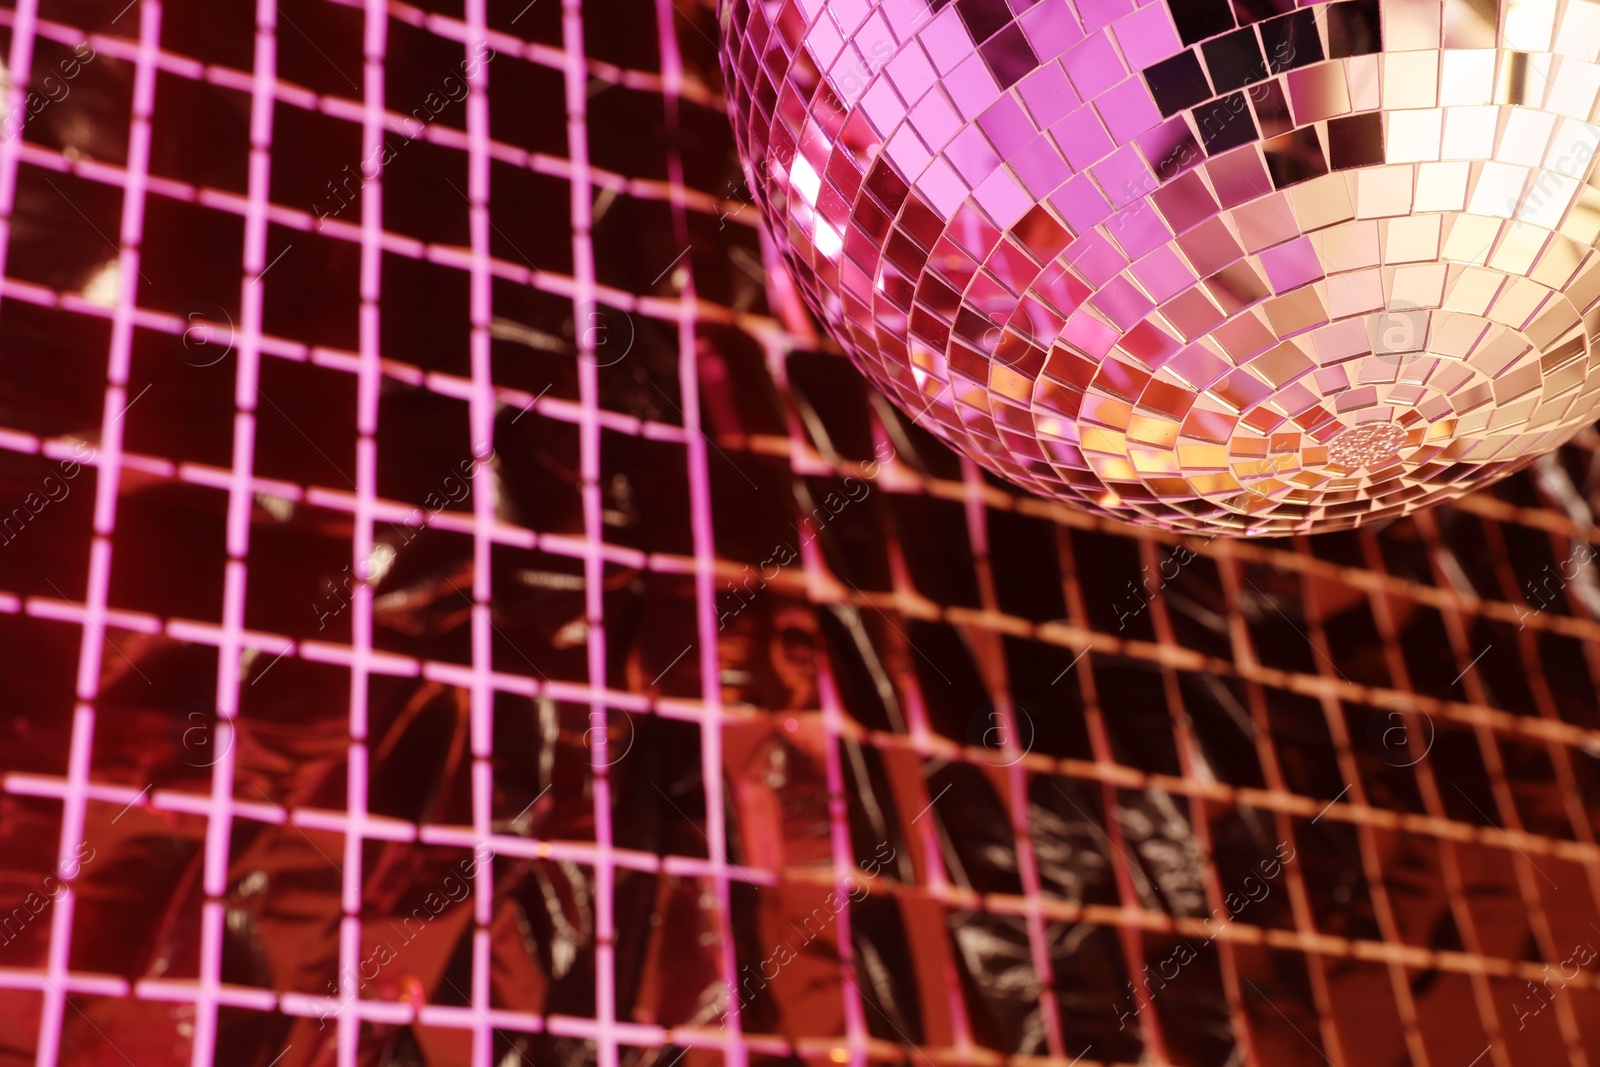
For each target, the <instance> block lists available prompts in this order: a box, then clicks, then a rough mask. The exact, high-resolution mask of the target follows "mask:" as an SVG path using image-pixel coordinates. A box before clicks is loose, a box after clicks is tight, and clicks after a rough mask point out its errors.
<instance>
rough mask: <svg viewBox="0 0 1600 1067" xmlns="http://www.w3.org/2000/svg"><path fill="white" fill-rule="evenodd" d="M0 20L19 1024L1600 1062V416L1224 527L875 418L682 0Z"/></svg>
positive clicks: (9, 908) (997, 1052)
mask: <svg viewBox="0 0 1600 1067" xmlns="http://www.w3.org/2000/svg"><path fill="white" fill-rule="evenodd" d="M125 2H126V0H116V2H100V0H46V2H34V0H25V2H18V3H15V4H12V3H7V4H4V5H0V56H4V57H5V60H4V61H5V68H6V72H7V77H8V83H9V86H10V88H9V93H8V96H7V101H8V111H7V113H6V116H5V117H4V119H3V120H0V250H3V257H4V258H3V270H0V658H3V663H0V667H3V669H0V709H3V711H0V1064H3V1065H4V1067H13V1065H17V1067H22V1065H28V1064H33V1065H37V1067H55V1065H63V1067H119V1065H132V1067H168V1065H173V1067H178V1065H183V1064H191V1065H194V1067H207V1065H211V1064H218V1065H223V1064H226V1065H234V1067H274V1065H275V1067H306V1065H313V1064H316V1065H323V1064H326V1065H339V1067H353V1065H357V1064H360V1065H363V1067H368V1065H396V1067H401V1065H403V1067H410V1065H419V1064H427V1065H430V1067H431V1065H455V1064H461V1065H472V1067H516V1065H517V1064H522V1063H527V1064H533V1065H536V1067H547V1065H552V1067H572V1065H582V1064H591V1063H592V1064H598V1065H602V1067H613V1065H616V1064H627V1065H630V1067H633V1065H639V1067H674V1065H682V1067H714V1065H729V1067H744V1065H763V1067H767V1065H777V1064H786V1065H788V1064H823V1063H829V1064H838V1063H845V1064H867V1063H884V1064H890V1063H899V1064H908V1065H909V1064H923V1065H939V1067H945V1065H949V1064H969V1063H970V1064H983V1065H998V1064H1013V1065H1016V1067H1024V1065H1036V1064H1037V1065H1044V1064H1049V1065H1051V1067H1067V1065H1068V1064H1072V1063H1077V1064H1079V1065H1080V1067H1100V1065H1104V1064H1118V1065H1124V1067H1125V1065H1131V1064H1172V1065H1183V1067H1235V1065H1243V1067H1282V1065H1294V1067H1299V1065H1306V1067H1314V1065H1317V1064H1322V1063H1327V1064H1329V1065H1331V1067H1357V1065H1359V1067H1368V1065H1381V1067H1390V1065H1396V1067H1398V1065H1403V1064H1411V1065H1414V1067H1423V1065H1428V1067H1491V1065H1492V1067H1545V1065H1548V1064H1569V1063H1570V1064H1592V1063H1595V1062H1596V1060H1597V1059H1600V985H1597V976H1600V959H1597V958H1596V957H1595V955H1594V952H1595V950H1596V949H1600V930H1596V929H1595V925H1600V918H1597V917H1596V911H1597V908H1596V904H1597V888H1600V849H1597V847H1596V841H1595V829H1596V825H1597V822H1600V706H1597V703H1596V688H1597V686H1596V671H1597V670H1600V655H1597V653H1600V643H1597V639H1600V623H1597V621H1596V620H1597V617H1600V616H1597V609H1600V584H1597V582H1596V577H1595V573H1596V572H1595V570H1594V567H1593V566H1591V564H1592V562H1593V551H1592V549H1591V543H1592V542H1591V538H1594V537H1595V531H1594V527H1593V524H1592V523H1593V514H1592V510H1591V509H1592V507H1593V502H1594V501H1596V500H1600V497H1597V495H1596V492H1597V490H1600V473H1597V471H1596V469H1595V455H1596V445H1597V439H1596V437H1595V435H1594V434H1593V432H1592V431H1588V430H1586V431H1584V432H1583V433H1581V434H1579V436H1578V437H1577V438H1576V440H1575V441H1574V442H1573V443H1572V444H1571V445H1569V446H1568V447H1566V448H1565V449H1563V450H1562V451H1561V452H1560V453H1558V454H1556V455H1555V456H1553V457H1552V458H1551V459H1549V460H1548V461H1545V462H1542V463H1541V464H1540V465H1538V467H1537V468H1536V469H1534V470H1530V471H1528V472H1526V473H1524V474H1521V475H1518V476H1516V477H1514V478H1512V479H1509V480H1507V481H1504V482H1501V483H1499V484H1497V485H1496V486H1494V487H1493V488H1492V489H1491V490H1489V491H1487V492H1484V493H1480V494H1477V495H1473V496H1469V497H1467V498H1465V499H1463V500H1462V501H1460V502H1459V503H1457V504H1455V505H1453V506H1451V507H1448V508H1441V509H1438V510H1434V511H1429V512H1423V513H1421V514H1418V515H1416V516H1414V517H1411V518H1408V519H1405V520H1402V521H1398V522H1395V523H1393V524H1390V525H1387V526H1384V527H1382V528H1369V529H1364V530H1361V531H1359V532H1352V533H1341V534H1330V535H1326V536H1321V537H1317V538H1313V539H1306V538H1297V539H1292V540H1258V541H1250V542H1241V541H1230V540H1226V539H1223V538H1216V539H1210V540H1207V539H1204V538H1200V537H1187V538H1182V537H1179V536H1177V535H1175V534H1168V533H1164V532H1159V531H1145V532H1140V533H1137V534H1136V533H1133V532H1131V531H1130V530H1129V529H1128V528H1127V527H1124V526H1120V525H1117V524H1115V523H1114V522H1112V521H1110V520H1103V519H1099V518H1095V517H1093V516H1090V515H1088V514H1086V513H1084V512H1082V511H1079V510H1076V509H1074V508H1072V507H1069V506H1067V505H1064V504H1060V503H1053V502H1047V501H1043V500H1039V499H1036V498H1033V497H1029V496H1026V495H1022V494H1020V493H1018V492H1017V491H1016V490H1014V489H1011V488H1009V487H1008V486H1007V485H1005V484H1002V483H1000V482H999V481H997V480H994V479H991V478H990V477H988V476H987V475H985V474H983V473H982V472H981V471H980V470H979V469H978V468H977V466H976V465H975V464H974V463H973V462H971V461H970V460H963V459H961V458H959V457H957V456H955V455H954V454H952V453H950V452H949V451H947V450H946V449H944V448H943V447H942V446H941V445H939V444H938V443H937V442H936V441H934V440H933V439H932V438H931V437H930V436H929V435H928V434H926V433H925V432H923V431H922V430H921V429H920V428H919V427H917V426H915V425H913V424H911V423H910V422H909V420H907V419H905V418H903V417H901V416H900V415H898V414H896V412H895V410H894V409H893V408H892V407H891V406H890V405H889V404H888V403H887V402H886V401H884V400H883V399H882V398H881V397H879V396H878V395H877V394H875V393H874V392H873V391H872V390H870V389H869V388H868V387H867V386H866V385H865V383H864V382H863V380H862V379H861V378H860V376H859V375H858V374H857V373H856V372H855V371H854V370H853V369H852V368H851V367H850V364H849V363H848V361H847V360H846V359H845V358H844V357H843V355H842V354H840V353H839V352H838V351H836V350H835V349H833V348H831V347H830V346H829V344H828V343H827V342H826V340H825V339H824V337H823V336H822V335H821V334H819V332H818V331H817V330H816V328H815V327H814V326H813V325H812V323H811V322H810V321H809V320H808V318H807V317H806V315H805V314H804V312H803V309H802V306H801V303H800V301H799V298H798V297H797V295H796V292H795V289H794V287H793V286H792V285H791V284H790V282H789V281H788V279H787V276H786V275H785V273H784V272H783V270H782V269H781V264H780V263H779V260H778V259H777V257H776V255H775V252H774V250H773V249H772V248H770V247H769V246H768V245H767V244H764V243H763V240H762V238H761V230H760V227H759V225H758V218H757V211H756V209H755V208H754V207H753V206H752V205H751V200H750V195H749V190H748V189H747V188H746V187H745V186H744V184H743V180H742V179H741V177H740V171H739V168H738V165H737V161H736V158H735V152H734V145H733V140H732V135H731V132H730V128H729V125H728V122H727V119H726V117H725V110H726V108H725V104H724V101H723V98H722V95H721V91H720V88H719V86H720V75H719V72H718V70H719V68H718V61H717V42H716V37H717V26H716V18H715V14H714V13H713V12H712V11H711V10H710V9H709V8H705V7H695V6H691V5H690V3H689V0H677V3H676V6H674V4H673V3H672V2H671V0H657V2H655V3H641V2H636V0H632V2H630V0H582V2H579V0H569V2H567V3H566V4H565V5H564V6H563V5H560V4H557V3H555V2H553V0H534V2H532V3H529V2H527V0H507V2H498V0H496V2H492V3H491V2H487V0H465V2H463V0H455V2H451V0H435V2H432V3H429V4H426V5H422V6H414V5H411V4H405V3H398V2H395V3H382V2H379V0H369V2H367V3H365V4H361V3H353V2H352V3H343V2H333V0H282V2H281V3H273V2H271V0H263V2H262V3H260V4H258V5H254V6H252V5H250V4H248V3H239V2H220V0H210V2H202V0H183V2H166V3H160V2H156V0H142V2H136V3H132V4H128V5H127V6H124V3H125Z"/></svg>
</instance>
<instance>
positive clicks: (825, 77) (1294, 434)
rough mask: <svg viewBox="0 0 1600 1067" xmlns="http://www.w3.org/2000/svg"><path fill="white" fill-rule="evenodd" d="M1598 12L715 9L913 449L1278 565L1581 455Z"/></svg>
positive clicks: (826, 312)
mask: <svg viewBox="0 0 1600 1067" xmlns="http://www.w3.org/2000/svg"><path fill="white" fill-rule="evenodd" d="M1595 10H1596V9H1595V8H1594V7H1593V6H1592V5H1589V4H1587V3H1582V2H1578V0H1572V2H1558V0H1500V2H1498V3H1496V2H1495V0H1490V2H1489V3H1487V4H1483V3H1479V4H1468V3H1463V2H1458V0H1450V2H1448V3H1443V4H1441V3H1437V2H1426V0H1382V2H1381V3H1380V0H1342V2H1338V3H1318V4H1301V5H1300V6H1298V7H1297V6H1296V5H1295V4H1294V3H1293V0H1234V2H1232V3H1230V2H1229V0H1154V2H1146V3H1143V4H1141V5H1139V6H1137V7H1136V6H1135V4H1134V3H1133V2H1132V0H1120V2H1103V0H1101V2H1091V0H1037V2H1033V3H1028V2H1026V0H1014V2H1013V3H1012V4H1011V5H1010V6H1007V4H1006V2H1005V0H957V2H955V3H948V2H944V3H941V2H938V0H935V2H933V3H928V2H926V0H891V2H888V3H884V4H882V5H879V6H876V7H870V6H868V5H866V4H864V3H857V2H837V3H831V2H828V0H784V2H782V3H777V2H765V3H763V2H756V3H751V2H749V0H729V2H728V3H725V4H724V7H723V24H724V27H725V33H726V39H725V43H724V66H725V70H726V73H727V76H728V80H729V84H730V105H731V108H732V111H733V118H734V125H735V129H736V131H737V133H738V134H739V137H740V143H741V148H742V150H743V152H744V156H745V160H746V166H747V171H748V180H749V183H750V187H751V190H752V192H753V193H754V195H755V197H756V198H757V199H758V200H759V201H760V202H761V203H762V205H763V208H764V210H765V212H766V214H767V218H768V220H769V222H770V224H771V227H772V230H773V233H774V235H775V237H776V238H777V239H778V241H779V243H780V244H781V245H782V246H783V247H784V248H785V249H786V251H787V254H788V258H789V261H790V262H791V264H792V265H793V268H794V272H795V275H796V276H797V278H798V279H799V280H800V282H801V287H802V289H803V290H804V292H805V293H806V294H807V296H808V299H809V300H810V302H811V304H812V307H813V309H814V310H815V311H816V312H817V314H818V315H819V316H820V317H822V318H823V319H824V320H825V321H826V322H827V323H829V324H830V326H831V327H832V329H833V332H834V334H835V336H836V337H837V338H838V339H839V341H840V343H841V344H843V345H844V346H845V348H846V349H848V350H849V352H850V353H851V354H852V356H853V357H854V358H855V361H856V362H857V364H858V365H859V366H860V367H861V368H862V369H863V370H864V371H865V372H866V373H867V374H868V375H869V376H870V377H871V378H872V379H873V380H874V382H875V383H876V384H877V385H878V386H879V387H880V388H881V389H883V390H884V391H885V392H887V393H888V394H889V395H890V396H891V397H892V398H893V399H894V400H895V401H896V402H897V403H899V404H900V405H901V407H902V408H903V409H904V410H905V411H907V412H908V413H911V414H912V415H913V416H914V417H915V418H916V419H917V420H918V421H919V422H920V423H921V424H922V425H924V426H925V427H927V428H928V429H930V430H932V431H934V432H935V433H937V434H939V435H940V436H941V437H943V438H944V439H945V440H946V441H948V442H949V443H951V444H952V445H954V446H956V447H958V448H960V449H961V450H963V451H964V452H966V453H968V454H969V455H971V456H973V457H974V458H976V459H977V460H978V461H979V462H981V463H982V464H983V465H984V466H986V467H987V468H989V469H990V470H992V471H994V472H996V473H998V474H1000V475H1002V476H1004V477H1006V478H1008V479H1010V480H1012V481H1014V482H1016V483H1017V484H1019V485H1022V486H1025V487H1026V488H1028V489H1030V490H1032V491H1033V492H1036V493H1039V494H1041V495H1045V496H1053V497H1058V498H1061V499H1064V500H1068V501H1072V502H1075V503H1078V504H1081V505H1084V506H1088V507H1091V508H1094V509H1096V510H1099V511H1101V512H1103V513H1106V514H1109V515H1113V516H1117V517H1119V518H1124V519H1129V520H1133V521H1138V522H1148V523H1155V524H1159V525H1163V526H1168V527H1171V528H1176V529H1185V530H1202V531H1211V532H1219V533H1235V534H1238V533H1246V534H1260V533H1286V532H1295V531H1308V530H1312V531H1314V530H1326V529H1336V528H1341V527H1348V526H1354V525H1360V524H1363V523H1368V522H1372V521H1375V520H1379V519H1384V518H1390V517H1393V516H1396V515H1399V514H1403V513H1406V512H1409V511H1411V510H1414V509H1416V508H1418V507H1421V506H1424V505H1426V504H1430V503H1433V502H1436V501H1438V500H1440V499H1443V498H1447V497H1451V496H1455V495H1457V494H1460V493H1463V492H1466V491H1467V490H1469V489H1470V488H1472V487H1474V486H1477V485H1481V484H1484V483H1486V482H1488V481H1490V480H1492V479H1495V478H1498V477H1500V476H1502V475H1504V474H1506V473H1508V472H1509V471H1511V470H1513V469H1515V468H1517V467H1518V466H1520V465H1523V464H1525V463H1527V462H1529V461H1530V460H1531V459H1532V458H1534V457H1536V456H1538V455H1540V454H1542V453H1544V452H1546V451H1548V450H1550V449H1552V448H1554V447H1555V446H1556V445H1558V444H1560V443H1561V442H1562V441H1564V440H1566V439H1567V438H1569V437H1570V436H1571V435H1572V434H1573V433H1575V432H1576V431H1577V430H1578V429H1579V428H1581V427H1582V426H1584V425H1586V424H1587V423H1589V422H1591V421H1592V420H1593V418H1594V416H1595V411H1596V407H1597V402H1596V399H1595V392H1596V390H1597V389H1600V383H1596V382H1595V381H1594V380H1593V379H1592V378H1591V375H1590V369H1591V365H1592V358H1593V357H1592V350H1591V345H1590V333H1591V332H1592V329H1591V326H1592V324H1591V323H1590V321H1588V319H1586V316H1589V314H1590V310H1591V308H1592V307H1593V305H1594V304H1595V303H1596V300H1597V298H1600V260H1597V258H1596V255H1595V253H1594V251H1593V248H1592V246H1593V244H1594V241H1595V237H1596V234H1597V233H1600V190H1596V189H1595V188H1593V187H1592V186H1591V185H1589V184H1587V183H1586V182H1585V179H1586V178H1587V176H1588V175H1589V174H1590V173H1591V170H1592V159H1593V155H1594V149H1595V145H1596V144H1597V142H1600V129H1597V128H1596V127H1595V126H1594V125H1592V124H1591V119H1592V117H1593V113H1594V111H1595V103H1596V95H1597V90H1600V66H1597V65H1596V64H1595V59H1596V48H1597V44H1596V41H1597V36H1596V29H1597V27H1596V25H1595V16H1594V14H1593V13H1594V11H1595ZM1374 442H1381V443H1382V446H1381V447H1375V446H1374Z"/></svg>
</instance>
